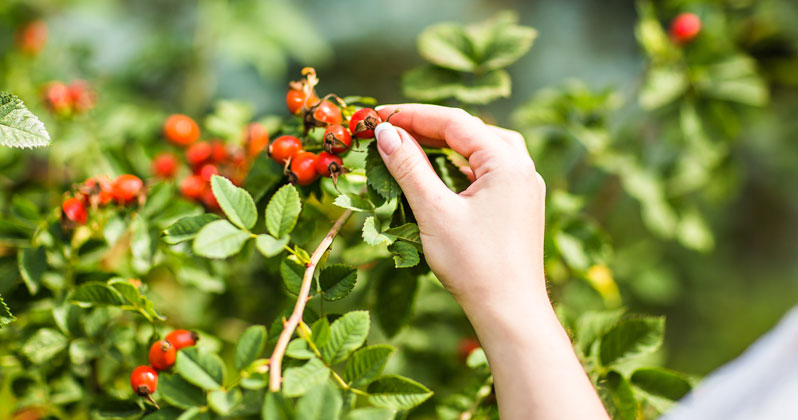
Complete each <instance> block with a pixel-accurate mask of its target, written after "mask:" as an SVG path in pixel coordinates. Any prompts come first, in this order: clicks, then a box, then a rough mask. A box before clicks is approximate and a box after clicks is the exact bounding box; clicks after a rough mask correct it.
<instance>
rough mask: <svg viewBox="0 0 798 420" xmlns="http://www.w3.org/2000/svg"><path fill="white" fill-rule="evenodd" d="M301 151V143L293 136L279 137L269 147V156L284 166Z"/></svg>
mask: <svg viewBox="0 0 798 420" xmlns="http://www.w3.org/2000/svg"><path fill="white" fill-rule="evenodd" d="M300 150H302V141H300V140H299V139H298V138H296V137H294V136H280V137H277V139H275V140H274V141H273V142H272V144H271V146H269V155H271V157H272V159H274V160H275V161H277V163H279V164H281V165H282V164H285V162H286V161H288V159H289V158H290V157H291V156H294V154H296V153H297V152H299V151H300Z"/></svg>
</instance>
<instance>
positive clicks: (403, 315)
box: [374, 270, 418, 337]
mask: <svg viewBox="0 0 798 420" xmlns="http://www.w3.org/2000/svg"><path fill="white" fill-rule="evenodd" d="M417 289H418V279H417V278H416V277H415V276H414V275H413V274H412V273H410V272H409V270H399V271H394V272H392V276H382V277H381V278H380V279H379V280H378V284H377V304H376V306H375V309H374V312H375V315H376V316H377V322H379V324H380V327H381V328H382V330H383V332H385V334H386V335H387V336H388V337H393V336H394V335H396V333H398V332H399V330H400V329H401V328H402V326H404V325H405V324H406V323H407V321H408V320H409V319H410V315H411V314H412V313H413V302H414V301H415V298H416V290H417Z"/></svg>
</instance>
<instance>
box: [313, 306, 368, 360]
mask: <svg viewBox="0 0 798 420" xmlns="http://www.w3.org/2000/svg"><path fill="white" fill-rule="evenodd" d="M368 335H369V313H368V311H352V312H348V313H346V314H345V315H344V316H342V317H340V318H338V319H337V320H335V322H333V323H332V325H331V326H330V338H329V339H328V340H327V343H326V344H325V345H324V346H323V347H322V348H321V349H320V351H321V355H322V358H323V359H324V361H325V362H327V363H329V364H331V365H334V364H336V363H340V362H342V361H344V360H345V359H346V358H347V356H349V354H350V353H352V352H353V351H355V350H356V349H357V348H358V347H360V346H361V345H363V342H364V341H366V337H368Z"/></svg>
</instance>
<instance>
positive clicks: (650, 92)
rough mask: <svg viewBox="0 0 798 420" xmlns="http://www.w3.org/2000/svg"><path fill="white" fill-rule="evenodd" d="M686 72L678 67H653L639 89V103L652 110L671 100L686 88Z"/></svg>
mask: <svg viewBox="0 0 798 420" xmlns="http://www.w3.org/2000/svg"><path fill="white" fill-rule="evenodd" d="M687 87H688V80H687V74H686V73H685V72H684V71H683V70H682V69H680V68H675V67H654V68H652V69H651V70H650V71H649V72H648V74H647V75H646V80H645V82H644V84H643V88H642V89H641V90H640V98H639V100H640V105H641V106H642V107H643V108H645V109H647V110H653V109H657V108H659V107H662V106H664V105H667V104H669V103H671V102H673V101H674V100H675V99H676V98H678V97H680V96H682V94H683V93H684V92H685V91H686V90H687Z"/></svg>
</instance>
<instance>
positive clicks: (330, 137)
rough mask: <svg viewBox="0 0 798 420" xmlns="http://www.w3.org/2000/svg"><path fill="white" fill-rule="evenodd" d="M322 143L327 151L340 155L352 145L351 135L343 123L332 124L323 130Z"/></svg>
mask: <svg viewBox="0 0 798 420" xmlns="http://www.w3.org/2000/svg"><path fill="white" fill-rule="evenodd" d="M322 145H323V147H324V150H326V151H327V152H329V153H335V154H337V155H340V154H342V153H346V152H347V151H348V150H349V149H350V148H351V147H352V135H350V134H349V131H347V129H346V127H344V126H343V125H340V124H333V125H330V126H328V127H327V129H326V130H324V135H323V136H322Z"/></svg>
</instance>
